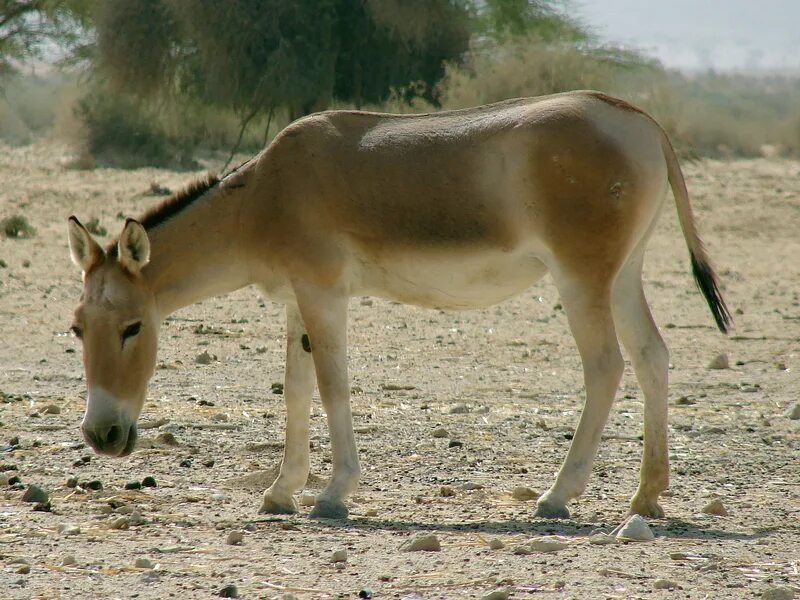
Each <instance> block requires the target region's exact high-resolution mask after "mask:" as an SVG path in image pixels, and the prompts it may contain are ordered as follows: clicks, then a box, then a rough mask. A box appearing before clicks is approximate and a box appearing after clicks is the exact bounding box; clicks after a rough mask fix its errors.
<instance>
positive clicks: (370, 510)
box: [364, 508, 378, 517]
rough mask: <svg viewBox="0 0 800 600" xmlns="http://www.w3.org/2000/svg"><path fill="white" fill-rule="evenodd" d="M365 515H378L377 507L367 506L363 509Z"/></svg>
mask: <svg viewBox="0 0 800 600" xmlns="http://www.w3.org/2000/svg"><path fill="white" fill-rule="evenodd" d="M364 516H365V517H377V516H378V509H377V508H368V509H367V510H365V511H364Z"/></svg>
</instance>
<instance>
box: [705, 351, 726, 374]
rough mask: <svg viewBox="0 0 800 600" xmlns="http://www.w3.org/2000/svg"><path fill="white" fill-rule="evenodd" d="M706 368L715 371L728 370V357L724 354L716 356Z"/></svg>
mask: <svg viewBox="0 0 800 600" xmlns="http://www.w3.org/2000/svg"><path fill="white" fill-rule="evenodd" d="M708 368H709V369H715V370H720V369H730V368H731V364H730V361H729V360H728V355H727V354H725V353H724V352H723V353H722V354H717V355H716V356H715V357H714V358H713V359H711V362H710V363H708Z"/></svg>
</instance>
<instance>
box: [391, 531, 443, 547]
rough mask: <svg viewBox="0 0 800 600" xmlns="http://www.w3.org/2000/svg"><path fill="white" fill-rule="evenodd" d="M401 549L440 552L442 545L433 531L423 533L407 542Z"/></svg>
mask: <svg viewBox="0 0 800 600" xmlns="http://www.w3.org/2000/svg"><path fill="white" fill-rule="evenodd" d="M400 549H401V550H403V551H405V552H420V551H422V552H439V550H441V549H442V545H441V544H440V543H439V538H438V537H436V535H435V534H433V533H422V534H420V535H417V536H416V537H414V538H413V539H411V540H408V541H407V542H405V543H404V544H403V545H402V546H400Z"/></svg>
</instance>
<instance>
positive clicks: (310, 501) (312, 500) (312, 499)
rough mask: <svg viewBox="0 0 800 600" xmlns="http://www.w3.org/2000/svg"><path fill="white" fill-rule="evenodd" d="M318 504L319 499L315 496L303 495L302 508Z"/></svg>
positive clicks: (301, 496) (301, 499)
mask: <svg viewBox="0 0 800 600" xmlns="http://www.w3.org/2000/svg"><path fill="white" fill-rule="evenodd" d="M316 503H317V497H316V496H315V495H314V494H301V495H300V506H314V505H315V504H316Z"/></svg>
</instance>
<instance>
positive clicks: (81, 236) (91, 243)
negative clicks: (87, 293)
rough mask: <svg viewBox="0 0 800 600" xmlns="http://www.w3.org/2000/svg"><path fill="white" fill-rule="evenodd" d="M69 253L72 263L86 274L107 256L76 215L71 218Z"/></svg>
mask: <svg viewBox="0 0 800 600" xmlns="http://www.w3.org/2000/svg"><path fill="white" fill-rule="evenodd" d="M69 253H70V255H71V256H72V262H74V263H75V264H76V265H77V266H78V267H80V268H81V270H82V271H83V272H84V273H85V272H87V271H88V270H89V269H91V268H92V267H93V266H95V265H96V264H97V263H99V262H100V261H101V260H103V258H104V257H105V255H106V253H105V252H103V249H102V248H101V247H100V244H98V243H97V242H96V241H95V240H94V238H93V237H92V234H91V233H89V232H88V231H87V230H86V227H84V226H83V225H81V222H80V221H78V218H77V217H75V216H74V215H73V216H71V217H70V218H69Z"/></svg>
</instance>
